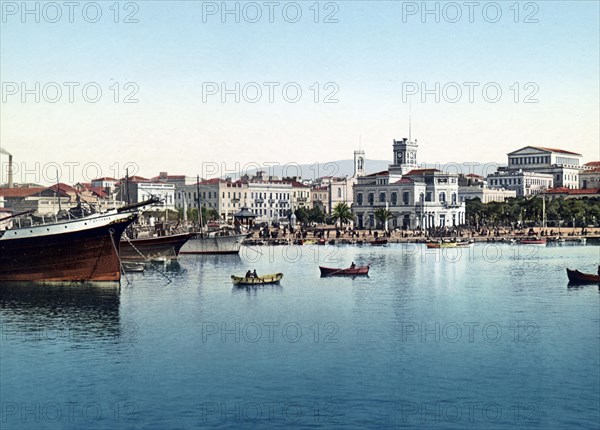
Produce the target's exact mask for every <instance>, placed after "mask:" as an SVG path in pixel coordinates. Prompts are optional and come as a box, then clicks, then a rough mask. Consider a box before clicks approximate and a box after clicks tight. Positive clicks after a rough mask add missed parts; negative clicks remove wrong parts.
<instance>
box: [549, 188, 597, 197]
mask: <svg viewBox="0 0 600 430" xmlns="http://www.w3.org/2000/svg"><path fill="white" fill-rule="evenodd" d="M545 193H546V194H568V195H579V194H599V193H600V188H576V189H572V188H566V187H558V188H550V189H548V190H546V191H545Z"/></svg>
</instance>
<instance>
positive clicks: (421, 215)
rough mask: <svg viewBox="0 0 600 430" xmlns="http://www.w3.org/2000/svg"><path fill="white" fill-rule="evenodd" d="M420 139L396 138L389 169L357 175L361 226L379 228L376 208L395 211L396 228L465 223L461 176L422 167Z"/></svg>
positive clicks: (356, 211) (357, 219)
mask: <svg viewBox="0 0 600 430" xmlns="http://www.w3.org/2000/svg"><path fill="white" fill-rule="evenodd" d="M417 148H418V145H417V141H416V140H415V141H410V140H409V139H406V138H404V139H402V140H394V143H393V163H392V164H390V165H389V168H388V170H386V171H382V172H377V173H373V174H370V175H364V176H359V177H357V182H356V184H355V185H354V188H353V193H354V203H353V205H352V211H353V213H354V215H355V225H356V226H357V228H376V227H381V226H378V225H377V221H376V218H375V211H376V210H377V209H378V208H386V209H388V210H389V211H390V212H391V213H392V219H390V220H389V222H388V225H389V226H391V227H392V228H404V229H415V228H432V227H452V226H458V225H461V224H464V222H465V204H464V203H463V202H460V201H459V200H458V175H457V174H455V173H445V172H442V171H440V170H438V169H419V168H418V165H417Z"/></svg>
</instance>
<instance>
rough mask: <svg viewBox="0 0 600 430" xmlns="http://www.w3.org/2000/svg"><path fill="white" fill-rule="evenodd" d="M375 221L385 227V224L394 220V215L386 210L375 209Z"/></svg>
mask: <svg viewBox="0 0 600 430" xmlns="http://www.w3.org/2000/svg"><path fill="white" fill-rule="evenodd" d="M373 215H374V216H375V219H376V220H377V221H378V222H379V224H381V226H385V222H386V221H387V220H390V219H392V218H394V214H393V213H392V212H391V211H390V210H389V209H386V208H379V209H376V210H375V212H374V214H373Z"/></svg>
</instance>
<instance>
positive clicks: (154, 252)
mask: <svg viewBox="0 0 600 430" xmlns="http://www.w3.org/2000/svg"><path fill="white" fill-rule="evenodd" d="M193 236H195V233H182V234H173V235H171V236H159V237H148V238H143V239H129V240H122V241H121V251H120V255H121V258H122V259H123V260H126V261H133V260H137V261H143V260H145V259H150V260H154V259H163V258H164V259H175V258H177V256H178V255H179V251H180V250H181V247H182V246H183V245H185V243H186V242H187V241H188V240H189V239H190V238H191V237H193ZM132 245H133V246H132ZM134 247H135V248H134ZM136 249H137V250H138V251H139V252H138V251H136ZM140 253H141V254H142V255H140Z"/></svg>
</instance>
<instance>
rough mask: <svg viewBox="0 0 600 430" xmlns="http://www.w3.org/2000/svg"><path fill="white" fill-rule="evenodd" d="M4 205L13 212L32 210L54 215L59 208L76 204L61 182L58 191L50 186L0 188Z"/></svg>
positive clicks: (37, 213) (68, 207) (40, 213)
mask: <svg viewBox="0 0 600 430" xmlns="http://www.w3.org/2000/svg"><path fill="white" fill-rule="evenodd" d="M0 196H2V198H3V200H4V207H5V208H7V209H11V210H12V211H13V212H25V211H29V210H31V211H33V212H34V213H35V214H36V215H39V216H49V215H55V214H57V213H58V212H59V209H63V210H68V209H71V208H72V207H74V206H76V201H75V199H72V196H71V195H69V194H68V193H67V186H66V185H64V184H61V186H60V187H59V191H57V190H56V189H53V188H52V187H20V188H0Z"/></svg>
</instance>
